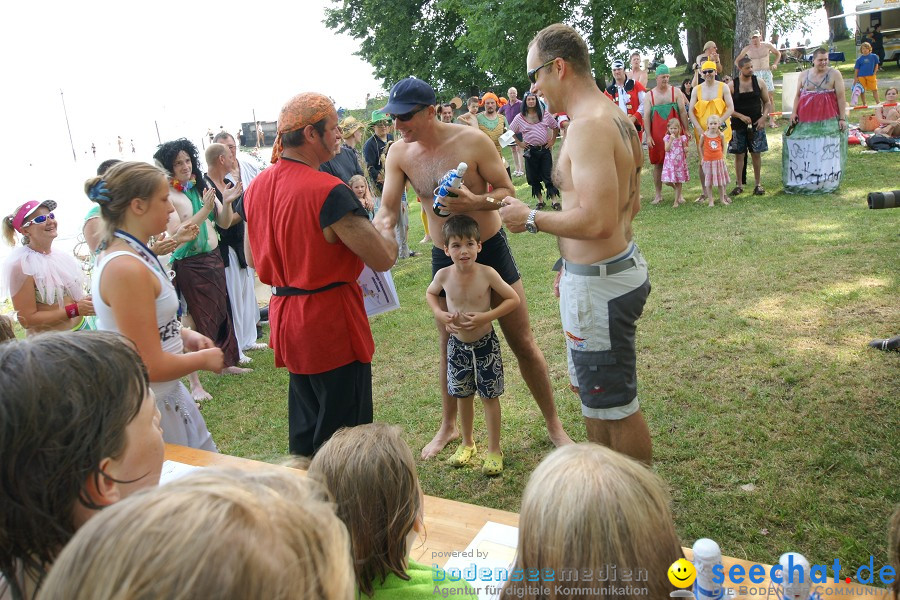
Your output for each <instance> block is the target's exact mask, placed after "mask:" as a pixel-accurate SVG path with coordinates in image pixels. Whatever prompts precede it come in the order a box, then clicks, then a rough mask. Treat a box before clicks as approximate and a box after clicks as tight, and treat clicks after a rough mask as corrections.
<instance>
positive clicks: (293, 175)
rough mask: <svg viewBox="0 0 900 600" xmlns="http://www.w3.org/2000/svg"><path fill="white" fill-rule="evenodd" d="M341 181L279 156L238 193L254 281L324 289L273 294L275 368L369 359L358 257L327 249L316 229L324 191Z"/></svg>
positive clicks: (307, 371) (324, 367)
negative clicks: (358, 279)
mask: <svg viewBox="0 0 900 600" xmlns="http://www.w3.org/2000/svg"><path fill="white" fill-rule="evenodd" d="M339 185H344V183H343V182H342V181H341V180H340V179H338V178H337V177H334V176H332V175H329V174H327V173H321V172H319V171H314V170H313V169H311V168H309V167H308V166H306V165H305V164H303V163H299V162H294V161H290V160H286V159H282V160H279V161H278V162H277V163H275V164H274V165H273V166H271V167H269V168H268V169H266V170H265V171H263V172H262V173H260V174H259V175H258V176H257V177H256V179H254V180H253V185H251V186H250V187H249V188H248V189H247V192H246V193H245V194H244V212H245V213H246V215H247V232H248V234H249V236H250V249H251V250H252V252H253V259H254V262H255V263H256V272H257V273H258V275H259V280H260V281H262V282H263V283H266V284H268V285H274V286H277V287H295V288H300V289H305V290H314V289H318V288H322V287H325V286H327V285H329V284H333V283H334V282H337V281H344V282H347V283H346V284H345V285H339V286H337V287H334V288H331V289H329V290H326V291H323V292H318V293H315V294H310V295H303V296H273V297H272V300H271V303H270V304H269V324H270V329H271V340H272V347H273V348H274V350H275V366H276V367H287V369H288V370H289V371H290V372H291V373H297V374H301V375H313V374H316V373H323V372H325V371H330V370H332V369H336V368H337V367H341V366H344V365H347V364H349V363H352V362H354V361H359V362H362V363H370V362H372V354H373V353H374V352H375V342H374V340H373V339H372V330H371V329H370V328H369V319H368V317H367V316H366V309H365V304H364V303H363V297H362V291H361V290H360V288H359V285H357V283H356V280H357V278H358V277H359V274H360V273H361V272H362V269H363V262H362V260H361V259H360V258H359V257H358V256H357V255H356V254H354V253H353V252H352V251H351V250H350V249H349V248H347V247H346V246H345V245H344V244H343V243H342V242H340V241H338V242H337V243H334V244H330V243H328V242H327V241H326V240H325V236H324V234H323V233H322V228H321V227H320V225H319V213H320V212H321V210H322V205H323V204H324V203H325V199H326V197H327V196H328V194H329V193H330V192H331V191H332V190H333V189H334V188H335V187H336V186H339Z"/></svg>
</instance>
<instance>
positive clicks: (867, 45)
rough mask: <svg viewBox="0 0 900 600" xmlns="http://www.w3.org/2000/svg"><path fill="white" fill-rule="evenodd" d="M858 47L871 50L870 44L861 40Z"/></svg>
mask: <svg viewBox="0 0 900 600" xmlns="http://www.w3.org/2000/svg"><path fill="white" fill-rule="evenodd" d="M859 49H860V50H868V51H869V52H871V51H872V44H870V43H869V42H863V43H862V44H860V45H859Z"/></svg>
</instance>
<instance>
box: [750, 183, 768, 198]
mask: <svg viewBox="0 0 900 600" xmlns="http://www.w3.org/2000/svg"><path fill="white" fill-rule="evenodd" d="M753 195H754V196H765V195H766V190H765V188H764V187H763V186H761V185H758V186H756V187H755V188H753Z"/></svg>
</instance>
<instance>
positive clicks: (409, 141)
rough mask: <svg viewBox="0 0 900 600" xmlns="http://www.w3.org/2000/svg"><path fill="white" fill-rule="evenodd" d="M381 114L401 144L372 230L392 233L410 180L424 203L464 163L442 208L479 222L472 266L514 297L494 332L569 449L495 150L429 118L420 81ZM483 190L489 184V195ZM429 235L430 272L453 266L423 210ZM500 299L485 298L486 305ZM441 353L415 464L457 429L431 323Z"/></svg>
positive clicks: (468, 130) (431, 98)
mask: <svg viewBox="0 0 900 600" xmlns="http://www.w3.org/2000/svg"><path fill="white" fill-rule="evenodd" d="M389 98H390V100H389V102H388V105H387V106H386V107H385V108H384V109H383V111H384V112H385V113H388V114H391V115H393V116H394V120H395V121H396V124H397V130H398V131H399V132H400V133H401V134H402V135H403V139H402V140H400V141H398V142H395V143H394V145H393V146H392V147H391V151H390V152H389V153H388V156H387V161H386V164H385V181H384V194H383V196H382V199H381V208H380V210H379V211H378V214H377V215H375V220H374V225H375V227H376V228H378V229H379V230H385V229H388V228H393V227H394V224H395V223H396V222H397V217H398V212H399V208H400V197H401V196H402V194H403V189H404V187H405V185H406V182H407V181H409V182H410V183H411V184H412V186H413V188H414V189H415V190H416V194H418V196H419V198H423V199H426V202H428V203H429V204H430V201H431V198H433V196H434V188H435V187H437V185H438V182H439V181H440V179H441V178H442V177H443V176H444V175H445V174H446V173H447V171H449V170H450V169H453V168H456V166H457V165H459V163H460V162H465V163H466V164H467V165H468V167H469V168H468V170H467V171H466V175H465V177H464V179H463V182H464V183H463V185H462V186H461V187H460V188H459V189H458V190H456V191H455V192H456V196H455V197H449V196H448V197H447V198H446V199H445V200H444V202H445V204H446V205H447V209H448V210H449V212H451V213H453V214H462V213H465V214H468V215H469V216H470V217H472V218H473V219H475V221H476V222H477V223H478V228H479V230H480V231H481V239H482V251H481V253H479V255H478V262H480V263H482V264H487V265H490V266H492V267H493V268H494V269H495V270H496V271H497V272H498V273H499V274H500V277H502V278H503V280H504V281H505V282H507V283H508V284H509V285H511V286H512V288H513V289H514V290H515V291H516V294H518V296H519V299H520V301H521V302H520V304H519V306H518V307H517V308H516V309H515V310H514V311H512V312H511V313H509V314H508V315H506V316H505V317H503V318H501V319H500V328H501V329H502V330H503V334H504V336H505V337H506V341H507V343H509V346H510V349H511V350H512V351H513V354H515V355H516V358H518V361H519V370H520V372H521V373H522V378H523V379H524V380H525V383H526V384H527V385H528V389H529V390H530V391H531V394H532V396H533V397H534V398H535V401H536V402H537V404H538V407H539V408H540V409H541V413H542V414H543V416H544V420H545V421H546V424H547V432H548V433H549V435H550V440H551V441H552V442H553V443H554V444H555V445H557V446H559V445H562V444H567V443H571V440H570V439H569V437H568V436H567V435H566V433H565V431H563V428H562V423H560V421H559V417H558V416H557V414H556V405H555V403H554V401H553V389H552V388H551V386H550V376H549V373H548V370H547V362H546V361H545V360H544V355H543V354H542V353H541V351H540V349H539V348H538V347H537V344H536V343H535V341H534V336H533V335H532V332H531V325H530V324H529V322H528V305H527V303H526V301H525V289H524V287H523V286H522V279H521V276H520V275H519V271H518V269H517V268H516V263H515V261H514V260H513V257H512V254H511V253H510V250H509V245H508V244H507V241H506V233H505V232H504V231H503V230H502V229H501V225H502V224H501V222H500V216H499V213H498V212H497V210H498V209H499V208H500V199H501V198H503V197H505V196H509V195H511V194H513V193H514V188H513V185H512V182H511V181H510V179H509V175H508V174H507V173H506V169H505V168H504V167H503V161H502V160H501V159H500V156H499V155H498V154H497V151H496V150H495V149H494V144H493V143H492V142H491V140H490V138H488V137H487V136H486V135H485V134H483V133H482V132H481V131H479V130H478V129H476V128H474V127H457V126H455V125H454V124H451V123H442V122H440V121H438V120H437V119H435V109H434V104H435V95H434V90H433V89H432V88H431V86H429V85H428V84H427V83H425V82H424V81H422V80H420V79H416V78H414V77H409V78H407V79H403V80H401V81H400V82H399V83H397V84H396V85H394V87H393V88H392V89H391V93H390V96H389ZM488 184H490V185H492V186H493V189H492V191H490V192H488ZM426 214H427V215H428V230H429V231H430V232H431V237H432V242H433V243H434V247H433V248H432V250H431V263H432V272H433V273H436V272H437V271H438V270H439V269H441V268H443V267H446V266H449V265H450V264H452V261H451V260H450V258H449V257H448V256H447V255H446V254H444V249H443V248H444V238H443V234H442V232H441V228H442V227H443V224H444V223H443V222H444V219H442V218H441V217H438V216H437V215H435V214H434V212H433V211H431V210H427V211H426ZM500 300H501V298H500V297H499V296H498V295H497V294H492V304H495V305H496V304H499V302H500ZM438 331H439V333H440V349H441V365H442V366H441V369H440V373H441V391H442V395H443V407H442V415H441V427H440V429H439V430H438V432H437V434H436V435H435V436H434V439H433V440H431V442H430V443H429V444H428V445H427V446H425V448H424V449H423V450H422V458H430V457H432V456H434V455H436V454H437V453H438V452H440V451H441V450H442V449H443V448H444V446H446V445H447V444H448V443H449V442H450V441H452V440H455V439H457V438H458V437H459V431H458V430H457V427H456V412H457V402H456V398H453V397H451V396H450V395H449V394H448V393H447V380H446V377H447V370H446V366H445V365H446V364H447V338H448V336H449V334H448V333H447V331H446V328H445V327H444V325H443V324H440V323H438Z"/></svg>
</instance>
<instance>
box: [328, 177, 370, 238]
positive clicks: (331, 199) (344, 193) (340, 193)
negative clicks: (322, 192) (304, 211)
mask: <svg viewBox="0 0 900 600" xmlns="http://www.w3.org/2000/svg"><path fill="white" fill-rule="evenodd" d="M347 213H353V214H354V215H358V216H360V217H363V218H364V219H368V218H369V213H367V212H366V209H365V208H363V205H362V204H361V203H360V201H359V200H358V199H357V198H356V196H355V195H354V194H353V192H352V191H351V190H350V188H348V187H347V186H346V185H345V184H343V183H341V184H339V185H336V186H334V189H332V190H331V192H329V193H328V197H327V198H325V202H324V204H322V210H320V211H319V227H321V228H322V229H325V228H326V227H329V226H331V225H333V224H335V223H337V222H338V221H340V220H341V219H343V218H344V215H346V214H347Z"/></svg>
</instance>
